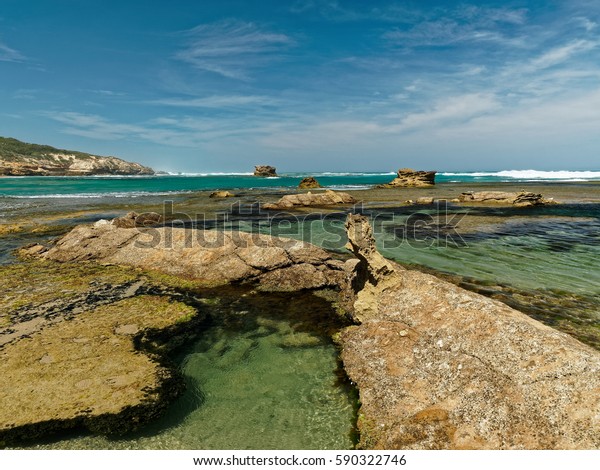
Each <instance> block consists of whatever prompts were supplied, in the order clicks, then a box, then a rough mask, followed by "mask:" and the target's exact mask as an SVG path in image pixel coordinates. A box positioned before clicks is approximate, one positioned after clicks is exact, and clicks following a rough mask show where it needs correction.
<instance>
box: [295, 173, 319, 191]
mask: <svg viewBox="0 0 600 470" xmlns="http://www.w3.org/2000/svg"><path fill="white" fill-rule="evenodd" d="M321 187H322V186H321V185H320V184H319V182H318V181H317V180H316V179H315V178H313V177H312V176H308V177H306V178H303V179H302V181H300V184H299V185H298V188H300V189H316V188H321Z"/></svg>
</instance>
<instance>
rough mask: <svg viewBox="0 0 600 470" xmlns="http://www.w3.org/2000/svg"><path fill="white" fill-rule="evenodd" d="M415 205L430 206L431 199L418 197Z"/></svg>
mask: <svg viewBox="0 0 600 470" xmlns="http://www.w3.org/2000/svg"><path fill="white" fill-rule="evenodd" d="M415 204H421V205H430V204H433V198H432V197H419V198H417V202H416V203H415Z"/></svg>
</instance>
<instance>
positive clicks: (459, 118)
mask: <svg viewBox="0 0 600 470" xmlns="http://www.w3.org/2000/svg"><path fill="white" fill-rule="evenodd" d="M500 107H501V105H500V103H499V102H498V100H497V99H496V97H495V96H494V95H492V94H486V93H474V94H467V95H461V96H455V97H451V98H447V99H444V100H442V101H440V102H438V103H436V104H435V106H434V107H433V108H432V109H431V110H428V111H424V112H416V113H410V114H408V115H407V116H406V117H404V118H403V119H402V120H401V122H400V124H398V125H393V126H390V127H388V128H387V129H386V131H387V132H402V131H407V130H411V129H424V128H427V127H430V126H433V125H439V124H440V123H448V122H464V121H466V120H469V119H472V118H473V117H475V116H479V115H481V114H484V113H489V112H491V111H496V110H498V109H499V108H500Z"/></svg>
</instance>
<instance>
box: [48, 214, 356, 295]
mask: <svg viewBox="0 0 600 470" xmlns="http://www.w3.org/2000/svg"><path fill="white" fill-rule="evenodd" d="M42 256H43V257H44V258H45V259H49V260H55V261H61V262H66V261H82V260H94V261H97V262H100V263H103V264H117V265H125V266H134V267H137V268H143V269H147V270H153V271H160V272H163V273H168V274H172V275H176V276H180V277H185V278H188V279H194V280H197V281H198V284H205V285H223V284H227V283H230V282H238V283H239V282H248V283H257V284H259V285H260V286H261V289H263V290H274V291H276V290H285V291H292V290H302V289H316V288H321V287H327V286H332V287H335V286H338V285H339V283H340V282H341V278H342V277H343V276H344V274H343V267H341V266H337V265H336V264H334V263H331V264H329V265H328V264H326V261H328V260H331V259H332V257H331V255H330V254H329V253H327V252H326V251H324V250H322V249H320V248H317V247H316V246H314V245H311V244H309V243H305V242H301V241H297V240H290V239H285V238H278V237H270V236H268V235H259V234H252V233H245V232H225V231H217V230H206V231H204V230H193V229H183V228H172V227H160V228H135V229H133V228H118V227H116V226H115V225H102V226H99V227H90V226H83V225H82V226H78V227H76V228H74V229H73V230H72V231H71V232H69V233H68V234H67V235H65V236H64V237H63V238H62V239H61V240H59V241H58V242H57V243H56V245H55V246H53V247H52V248H51V249H50V250H48V251H47V252H45V253H43V255H42ZM317 268H318V269H317Z"/></svg>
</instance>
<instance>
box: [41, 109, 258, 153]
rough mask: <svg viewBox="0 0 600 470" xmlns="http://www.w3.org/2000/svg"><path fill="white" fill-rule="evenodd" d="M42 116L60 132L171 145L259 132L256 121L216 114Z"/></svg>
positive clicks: (94, 137)
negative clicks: (141, 118)
mask: <svg viewBox="0 0 600 470" xmlns="http://www.w3.org/2000/svg"><path fill="white" fill-rule="evenodd" d="M42 114H43V115H45V116H47V117H49V118H50V119H53V120H54V121H57V122H59V123H62V124H64V125H65V127H64V128H63V129H62V132H63V133H65V134H70V135H77V136H81V137H87V138H90V139H96V140H134V141H135V140H138V141H145V142H151V143H154V144H160V145H171V146H174V147H195V146H199V145H202V144H205V143H207V142H211V141H215V140H219V139H231V138H235V137H236V136H240V135H247V134H252V135H257V134H260V133H261V124H260V121H259V120H257V121H256V122H255V121H252V122H248V120H247V119H243V118H242V117H240V118H233V119H231V118H228V119H219V118H216V117H205V118H192V117H189V116H183V117H177V118H173V117H159V118H153V119H151V120H148V121H146V122H142V123H133V124H132V123H125V122H119V121H115V120H111V119H108V118H105V117H103V116H99V115H97V114H85V113H79V112H44V113H42Z"/></svg>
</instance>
